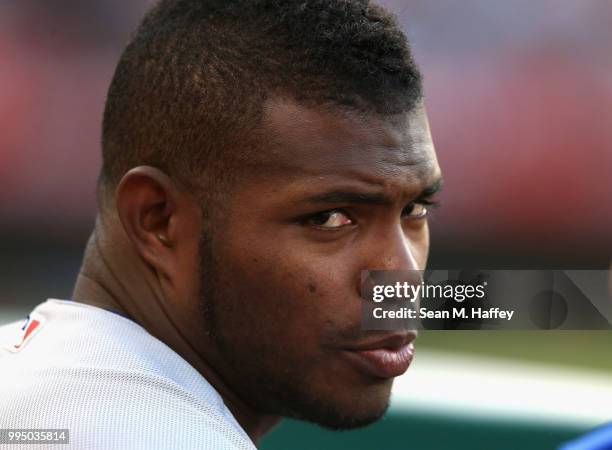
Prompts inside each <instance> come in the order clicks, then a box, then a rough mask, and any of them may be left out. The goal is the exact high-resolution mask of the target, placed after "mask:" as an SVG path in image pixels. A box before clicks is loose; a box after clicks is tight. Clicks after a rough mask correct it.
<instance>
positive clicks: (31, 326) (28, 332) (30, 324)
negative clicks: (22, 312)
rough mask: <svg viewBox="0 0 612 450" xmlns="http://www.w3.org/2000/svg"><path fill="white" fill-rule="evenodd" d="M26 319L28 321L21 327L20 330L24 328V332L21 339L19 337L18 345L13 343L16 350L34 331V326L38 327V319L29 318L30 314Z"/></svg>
mask: <svg viewBox="0 0 612 450" xmlns="http://www.w3.org/2000/svg"><path fill="white" fill-rule="evenodd" d="M27 320H28V321H27V322H26V324H25V325H24V327H23V328H22V330H23V329H25V334H24V335H23V339H21V342H20V343H19V344H18V345H15V349H16V350H19V348H21V346H22V345H23V343H24V342H25V341H26V339H27V338H28V337H30V336H31V335H32V333H34V330H36V328H38V326H39V325H40V321H39V320H30V316H28V319H27Z"/></svg>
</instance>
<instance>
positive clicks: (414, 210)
mask: <svg viewBox="0 0 612 450" xmlns="http://www.w3.org/2000/svg"><path fill="white" fill-rule="evenodd" d="M425 214H427V208H426V207H425V205H423V204H421V203H414V202H413V203H409V204H408V205H406V207H405V208H404V210H403V211H402V216H405V217H423V216H425Z"/></svg>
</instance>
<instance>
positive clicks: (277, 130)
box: [242, 99, 440, 197]
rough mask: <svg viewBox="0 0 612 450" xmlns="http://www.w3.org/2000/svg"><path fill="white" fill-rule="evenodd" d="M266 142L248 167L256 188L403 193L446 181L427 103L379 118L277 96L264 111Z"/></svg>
mask: <svg viewBox="0 0 612 450" xmlns="http://www.w3.org/2000/svg"><path fill="white" fill-rule="evenodd" d="M261 141H262V142H263V144H262V145H261V148H260V150H261V151H260V152H259V153H258V155H256V156H255V157H254V158H252V159H250V160H249V161H248V163H247V165H248V166H249V167H248V168H247V170H245V171H244V172H243V177H242V181H247V182H248V185H249V186H250V189H257V187H258V186H259V187H261V188H265V187H267V188H268V189H269V190H270V191H277V189H278V188H279V186H282V188H283V190H284V191H285V192H286V193H287V194H289V193H291V192H293V191H295V193H296V194H297V193H298V191H299V192H303V191H311V190H316V189H319V188H320V189H324V188H327V187H331V186H337V185H339V184H344V185H346V186H347V187H349V188H350V187H351V186H352V187H355V188H359V186H357V185H358V184H360V185H363V186H362V187H365V184H368V185H375V187H376V188H378V189H377V190H380V191H386V193H387V194H388V195H389V196H396V197H399V196H402V197H403V196H409V195H413V194H414V193H416V192H418V191H419V190H420V189H422V188H423V187H424V186H427V185H429V184H431V183H433V182H434V181H436V180H437V179H438V178H440V170H439V167H438V163H437V160H436V155H435V150H434V146H433V142H432V139H431V134H430V131H429V125H428V122H427V115H426V112H425V109H424V107H423V106H422V105H420V106H418V107H417V108H416V109H415V110H414V111H412V112H410V113H403V114H397V115H393V116H379V115H376V114H369V113H359V112H355V111H342V110H339V109H338V108H331V107H330V108H325V107H319V106H305V105H303V104H299V103H296V102H294V101H292V100H288V99H273V100H270V101H268V102H267V104H266V105H265V108H264V117H263V121H262V127H261ZM370 187H372V186H370Z"/></svg>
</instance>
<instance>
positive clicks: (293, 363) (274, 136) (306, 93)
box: [99, 0, 440, 428]
mask: <svg viewBox="0 0 612 450" xmlns="http://www.w3.org/2000/svg"><path fill="white" fill-rule="evenodd" d="M439 178H440V173H439V168H438V165H437V161H436V157H435V152H434V149H433V144H432V142H431V136H430V133H429V127H428V124H427V117H426V113H425V109H424V107H423V104H422V101H421V82H420V76H419V73H418V71H417V69H416V67H415V65H414V63H413V61H412V59H411V56H410V52H409V48H408V45H407V43H406V40H405V37H404V35H403V34H402V32H401V31H400V30H399V28H398V25H397V24H396V22H395V21H394V19H393V18H392V17H391V16H390V15H389V14H388V13H387V12H385V11H384V10H383V9H381V8H380V7H378V6H374V5H370V4H369V3H368V2H367V1H343V0H320V1H281V0H278V1H272V0H268V1H265V0H261V1H257V0H254V1H229V0H225V1H196V0H175V1H162V2H161V3H160V4H159V5H158V6H157V7H156V8H154V10H153V11H152V12H151V13H149V15H147V17H146V18H145V20H144V21H143V24H142V25H141V27H140V29H139V31H138V32H137V34H136V36H135V37H134V39H133V41H132V43H131V44H130V45H129V46H128V48H127V49H126V51H125V53H124V55H123V56H122V58H121V61H120V63H119V66H118V68H117V72H116V74H115V77H114V79H113V82H112V85H111V88H110V91H109V95H108V100H107V105H106V111H105V115H104V130H103V169H102V173H101V177H100V180H99V188H100V199H101V215H102V217H103V218H104V216H105V215H110V214H115V211H116V213H117V214H118V216H119V218H120V220H121V223H122V224H123V228H124V229H125V232H126V234H127V236H128V237H129V239H130V241H131V242H132V244H134V248H135V249H136V251H137V253H138V254H139V255H140V257H141V258H142V260H143V261H144V262H145V263H146V264H147V265H148V266H149V267H150V268H151V269H152V271H153V272H154V273H155V274H156V275H157V277H158V280H159V285H160V290H161V291H162V292H163V298H164V302H165V308H166V311H167V314H168V316H169V318H170V320H171V321H172V322H173V323H174V324H175V325H176V327H177V329H179V330H180V332H181V334H182V335H183V336H184V337H185V339H187V340H188V341H189V342H190V344H191V345H192V346H193V347H194V349H195V350H196V351H197V352H198V353H199V354H200V355H202V357H203V358H204V359H205V360H206V362H207V364H208V365H209V366H210V367H211V370H212V371H213V372H214V373H216V374H217V375H218V376H219V378H220V379H221V380H223V383H224V384H225V385H226V387H228V388H229V389H230V390H231V391H232V392H233V393H235V394H236V395H237V396H238V397H239V398H240V399H241V400H242V401H243V402H244V403H246V404H247V405H249V406H250V407H251V408H252V409H254V410H256V411H260V412H262V413H266V414H279V415H286V416H291V417H297V418H303V419H306V420H310V421H314V422H317V423H320V424H322V425H325V426H329V427H333V428H349V427H354V426H359V425H364V424H367V423H370V422H372V421H374V420H376V419H377V418H379V417H380V416H381V415H382V414H383V413H384V411H385V410H386V407H387V404H388V399H389V394H390V388H391V383H392V378H390V377H385V376H377V375H376V374H373V373H372V371H371V370H367V368H366V369H364V367H363V365H362V364H361V363H359V362H356V361H355V358H354V357H353V353H354V350H355V349H364V348H371V347H372V345H374V343H375V342H376V341H380V340H381V339H382V338H385V337H388V336H387V335H386V334H384V333H365V332H362V331H361V328H360V297H359V282H360V274H361V271H362V270H367V269H423V268H424V266H425V263H426V260H427V253H428V248H429V234H428V228H427V222H426V215H425V206H424V205H427V204H428V203H429V202H430V201H431V200H432V199H431V197H432V195H433V194H434V193H435V190H436V188H437V187H438V185H439ZM103 221H104V220H103ZM395 337H396V338H398V339H402V340H408V339H409V338H410V336H408V335H402V336H395Z"/></svg>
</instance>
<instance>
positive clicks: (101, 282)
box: [72, 218, 280, 445]
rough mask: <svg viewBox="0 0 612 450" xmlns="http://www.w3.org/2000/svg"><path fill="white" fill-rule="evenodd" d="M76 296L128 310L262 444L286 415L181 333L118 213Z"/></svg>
mask: <svg viewBox="0 0 612 450" xmlns="http://www.w3.org/2000/svg"><path fill="white" fill-rule="evenodd" d="M107 220H109V219H107ZM110 220H113V219H110ZM72 299H73V300H75V301H78V302H81V303H86V304H89V305H93V306H97V307H100V308H105V309H110V310H113V311H116V312H119V313H122V314H125V315H127V316H129V317H130V318H131V319H132V320H133V321H134V322H136V323H138V324H139V325H141V326H142V327H143V328H145V329H146V330H147V331H148V332H149V333H150V334H151V335H153V336H154V337H156V338H157V339H159V340H161V341H162V342H164V343H165V344H166V345H168V346H169V347H170V348H171V349H172V350H174V351H175V352H176V353H177V354H179V355H180V356H181V357H182V358H183V359H185V360H186V361H187V362H188V363H189V364H191V366H193V367H194V368H195V369H196V370H197V371H198V372H199V373H200V374H201V375H202V376H203V377H205V378H206V380H207V381H208V382H209V383H210V384H211V385H212V386H213V387H214V388H215V389H216V390H217V392H218V393H219V394H220V395H221V397H222V398H223V401H224V403H225V405H226V406H227V407H228V409H229V410H230V411H231V412H232V414H233V415H234V417H235V418H236V420H237V421H238V423H239V424H240V425H241V426H242V428H243V429H244V430H245V432H246V433H247V434H248V435H249V437H250V438H251V440H252V441H253V442H254V443H255V444H256V445H257V442H258V441H259V439H260V438H261V437H262V436H263V435H264V434H265V433H266V432H268V431H269V430H270V429H271V428H272V427H273V426H274V425H276V424H277V423H278V422H279V420H280V417H278V416H270V415H265V414H261V413H258V412H257V411H256V410H254V409H253V408H251V407H250V406H249V405H247V404H246V403H245V402H244V401H242V399H240V398H239V397H238V396H237V395H236V394H234V392H233V391H232V390H231V389H230V387H229V386H227V385H226V383H225V382H224V380H223V378H222V377H221V376H219V374H218V373H217V372H216V371H215V370H214V368H213V367H211V366H210V364H209V363H208V362H207V361H206V359H205V358H204V357H203V355H201V354H200V353H199V352H198V351H197V350H196V349H195V348H194V346H193V344H192V343H191V342H190V340H189V338H187V337H186V336H184V335H183V334H182V333H181V331H180V330H181V329H184V327H180V326H177V324H176V321H178V320H179V317H180V314H172V313H173V311H172V310H171V308H169V307H168V305H169V304H170V303H169V302H167V301H166V298H165V296H164V293H163V290H162V289H161V284H160V282H159V280H158V278H157V275H156V273H155V271H154V270H153V269H152V268H151V267H149V266H148V265H147V264H146V263H145V262H144V261H143V260H142V259H141V258H140V257H139V256H138V254H137V252H136V251H135V250H134V248H133V245H132V244H131V243H130V242H129V239H128V238H127V235H126V234H125V232H124V231H123V227H122V226H121V223H120V222H119V220H118V219H117V218H114V223H110V224H109V223H105V224H104V225H103V226H102V224H101V222H100V219H98V221H97V223H96V228H95V230H94V232H93V233H92V235H91V237H90V239H89V242H88V243H87V247H86V250H85V255H84V259H83V264H82V267H81V270H80V272H79V275H78V277H77V280H76V285H75V288H74V292H73V295H72Z"/></svg>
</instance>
